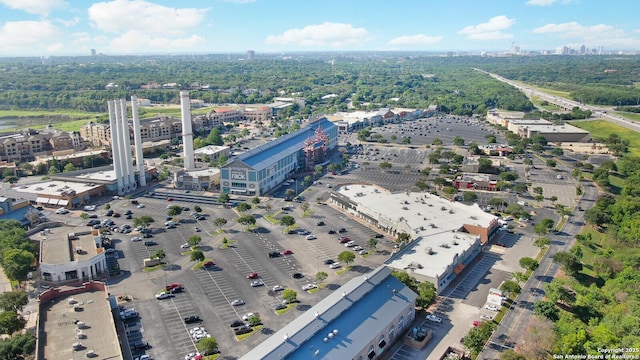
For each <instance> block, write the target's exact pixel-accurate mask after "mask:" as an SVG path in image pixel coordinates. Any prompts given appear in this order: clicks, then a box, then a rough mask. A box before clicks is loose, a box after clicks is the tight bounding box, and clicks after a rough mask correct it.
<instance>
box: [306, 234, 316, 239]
mask: <svg viewBox="0 0 640 360" xmlns="http://www.w3.org/2000/svg"><path fill="white" fill-rule="evenodd" d="M306 239H307V240H315V239H317V237H316V236H315V235H307V237H306Z"/></svg>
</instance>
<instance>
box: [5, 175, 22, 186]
mask: <svg viewBox="0 0 640 360" xmlns="http://www.w3.org/2000/svg"><path fill="white" fill-rule="evenodd" d="M19 180H20V179H18V177H17V176H14V175H9V176H7V177H5V178H4V180H3V181H4V182H6V183H9V184H15V183H17V182H18V181H19Z"/></svg>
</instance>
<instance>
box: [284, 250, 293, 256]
mask: <svg viewBox="0 0 640 360" xmlns="http://www.w3.org/2000/svg"><path fill="white" fill-rule="evenodd" d="M281 254H282V255H291V254H293V251H291V250H282V253H281Z"/></svg>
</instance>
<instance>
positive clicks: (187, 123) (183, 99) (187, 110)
mask: <svg viewBox="0 0 640 360" xmlns="http://www.w3.org/2000/svg"><path fill="white" fill-rule="evenodd" d="M180 107H181V109H182V146H183V150H184V169H185V170H191V169H195V167H196V165H195V160H194V158H193V130H192V129H191V103H190V102H189V92H188V91H180Z"/></svg>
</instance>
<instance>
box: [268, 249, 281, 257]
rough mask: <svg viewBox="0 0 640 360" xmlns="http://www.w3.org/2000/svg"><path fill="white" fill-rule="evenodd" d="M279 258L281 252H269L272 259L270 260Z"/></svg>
mask: <svg viewBox="0 0 640 360" xmlns="http://www.w3.org/2000/svg"><path fill="white" fill-rule="evenodd" d="M279 256H280V253H279V252H277V251H271V252H269V257H270V258H276V257H279Z"/></svg>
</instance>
